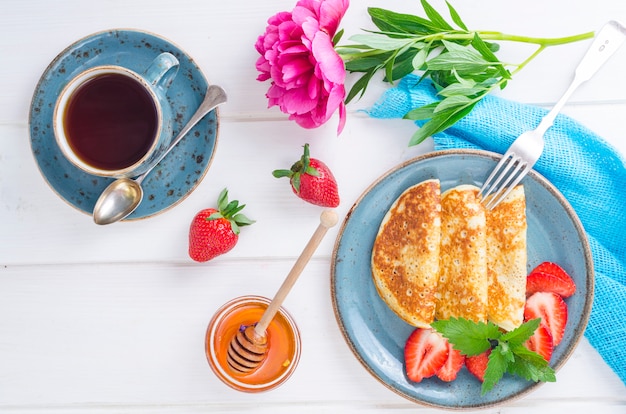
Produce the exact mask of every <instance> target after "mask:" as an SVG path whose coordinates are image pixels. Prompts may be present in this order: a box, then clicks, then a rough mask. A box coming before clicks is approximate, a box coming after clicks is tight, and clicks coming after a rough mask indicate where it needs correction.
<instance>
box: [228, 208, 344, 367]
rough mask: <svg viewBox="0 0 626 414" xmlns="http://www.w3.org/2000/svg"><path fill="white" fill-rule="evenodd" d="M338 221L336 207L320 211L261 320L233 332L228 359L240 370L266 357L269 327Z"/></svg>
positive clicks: (256, 363) (255, 365)
mask: <svg viewBox="0 0 626 414" xmlns="http://www.w3.org/2000/svg"><path fill="white" fill-rule="evenodd" d="M335 224H337V214H336V213H335V212H334V211H333V210H324V211H323V212H322V214H321V215H320V224H319V226H318V227H317V229H316V230H315V233H313V236H312V237H311V239H310V240H309V242H308V243H307V245H306V246H305V247H304V250H303V251H302V253H300V256H299V257H298V259H297V260H296V262H295V263H294V265H293V267H292V268H291V271H290V272H289V274H288V275H287V277H286V278H285V281H284V282H283V284H282V285H281V286H280V288H279V289H278V291H277V292H276V295H274V298H273V299H272V301H271V302H270V304H269V305H268V307H267V309H265V312H263V315H261V319H260V320H259V322H257V323H256V324H253V325H249V326H247V327H245V329H240V330H238V331H237V334H235V336H233V339H232V340H231V341H230V344H229V346H228V355H227V361H228V365H229V367H230V368H231V369H232V370H233V371H235V372H236V373H240V374H245V373H248V372H251V371H253V370H254V369H255V368H257V367H258V366H259V365H260V364H261V362H263V360H264V359H265V356H266V353H267V346H268V341H267V335H266V330H267V327H268V326H269V324H270V322H272V319H274V316H276V313H277V312H278V310H279V309H280V307H281V305H282V303H283V301H284V300H285V298H286V297H287V294H288V293H289V291H290V290H291V288H292V287H293V285H294V284H295V283H296V280H297V279H298V276H300V273H302V270H303V269H304V267H305V266H306V264H307V263H308V262H309V259H311V256H312V255H313V252H314V251H315V249H317V246H319V244H320V242H321V241H322V239H323V238H324V235H326V231H327V230H328V229H329V228H331V227H333V226H334V225H335Z"/></svg>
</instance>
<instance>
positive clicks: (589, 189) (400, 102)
mask: <svg viewBox="0 0 626 414" xmlns="http://www.w3.org/2000/svg"><path fill="white" fill-rule="evenodd" d="M418 80H419V78H418V77H417V76H414V75H409V76H406V77H405V78H403V79H402V80H401V81H400V83H399V84H398V85H397V87H395V88H392V89H389V90H388V91H386V92H385V94H384V95H383V96H382V98H381V99H380V100H379V101H378V102H377V103H376V104H375V105H374V106H373V107H372V108H370V109H369V110H368V111H367V112H368V113H369V115H370V116H372V117H376V118H401V117H402V116H404V114H406V113H407V112H408V111H409V110H411V109H413V108H417V107H419V106H422V105H424V104H427V103H430V102H433V101H434V100H435V90H434V88H433V86H432V84H431V83H430V82H427V81H424V82H421V83H419V84H418ZM546 113H547V111H546V110H544V109H542V108H538V107H534V106H531V105H525V104H520V103H516V102H511V101H507V100H505V99H502V98H498V97H495V96H491V95H490V96H487V97H486V98H485V99H483V100H482V101H481V102H480V103H478V104H477V105H476V107H474V109H473V111H472V112H471V113H470V114H469V115H467V116H466V117H465V118H463V119H462V120H461V121H459V122H458V123H457V124H455V125H454V126H452V127H451V128H448V130H446V131H445V132H443V133H440V134H437V135H436V136H434V137H433V139H434V141H435V149H437V150H441V149H452V148H476V149H485V150H488V151H493V152H497V153H501V154H502V153H504V152H506V150H507V148H508V147H509V145H511V143H512V142H513V140H514V139H515V138H516V137H517V136H518V135H520V134H521V133H522V132H524V131H526V130H528V129H533V128H535V127H536V126H537V125H538V124H539V121H540V119H541V118H542V117H543V116H544V115H545V114H546ZM409 138H410V137H407V142H408V139H409ZM545 142H546V144H545V149H544V152H543V154H542V155H541V158H540V159H539V161H538V162H537V164H536V165H535V169H536V170H537V171H538V172H539V173H540V174H541V175H543V176H544V177H546V178H547V179H548V180H550V181H551V182H552V184H554V185H555V186H556V187H557V188H558V189H559V191H561V193H562V194H563V195H564V196H565V197H566V198H567V200H568V201H569V203H570V204H571V205H572V207H573V208H574V210H575V211H576V213H577V214H578V216H579V218H580V220H581V222H582V224H583V226H584V228H585V230H586V232H587V235H588V236H589V243H590V246H591V251H592V255H593V259H594V267H595V297H594V302H593V309H592V312H591V316H590V320H589V324H588V326H587V329H586V331H585V336H586V337H587V339H588V340H589V342H590V343H591V345H592V346H593V347H594V348H596V349H597V351H598V352H599V353H600V355H601V356H602V358H603V359H604V360H605V361H606V363H607V364H608V365H609V366H610V367H611V368H612V369H613V370H614V371H615V372H616V373H617V375H618V376H619V377H620V379H621V380H622V382H624V384H626V163H625V160H624V158H623V157H622V156H621V155H620V154H619V153H618V152H617V151H616V150H615V149H614V148H612V147H611V146H610V145H609V144H608V143H607V142H605V141H604V140H603V139H602V138H601V137H599V136H597V135H596V134H594V133H593V132H592V131H590V130H588V129H586V128H585V127H583V126H582V125H580V124H579V123H577V122H576V121H574V120H573V119H571V118H569V117H567V116H565V115H559V116H558V117H557V119H556V121H555V122H554V126H553V127H552V128H550V129H549V130H548V132H547V133H546V135H545Z"/></svg>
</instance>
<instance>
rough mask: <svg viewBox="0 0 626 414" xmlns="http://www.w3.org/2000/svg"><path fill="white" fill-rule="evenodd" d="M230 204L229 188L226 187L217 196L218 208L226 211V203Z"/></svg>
mask: <svg viewBox="0 0 626 414" xmlns="http://www.w3.org/2000/svg"><path fill="white" fill-rule="evenodd" d="M227 204H228V189H226V188H224V189H223V190H222V191H221V192H220V195H219V196H218V197H217V209H218V210H220V211H224V209H226V205H227Z"/></svg>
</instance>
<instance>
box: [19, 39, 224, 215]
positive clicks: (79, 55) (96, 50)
mask: <svg viewBox="0 0 626 414" xmlns="http://www.w3.org/2000/svg"><path fill="white" fill-rule="evenodd" d="M161 52H170V53H172V54H173V55H174V56H176V58H178V60H179V61H180V67H179V70H178V74H177V76H176V78H175V79H174V81H173V83H172V85H171V86H170V88H169V90H168V93H167V98H168V101H169V103H170V105H171V107H172V113H173V114H174V117H175V122H174V131H173V132H174V135H176V134H177V133H178V131H179V130H180V129H181V128H182V127H183V125H184V124H185V123H186V122H187V120H188V119H189V118H191V116H192V115H193V113H194V112H195V110H196V108H197V107H198V106H199V105H200V102H202V99H203V98H204V94H205V92H206V89H207V86H208V84H207V81H206V79H205V77H204V75H203V74H202V72H201V71H200V69H199V68H198V66H197V65H196V63H195V62H194V61H193V60H192V59H191V58H190V57H189V56H188V55H187V54H186V53H185V52H183V51H182V50H181V49H180V48H178V47H177V46H175V45H173V44H172V43H170V42H169V41H167V40H165V39H163V38H161V37H158V36H156V35H154V34H150V33H146V32H142V31H135V30H109V31H104V32H98V33H95V34H92V35H90V36H87V37H85V38H83V39H81V40H79V41H77V42H76V43H74V44H72V45H70V46H69V47H68V48H67V49H65V50H64V51H63V52H61V53H60V54H59V55H58V56H57V57H56V58H55V59H54V60H53V61H52V63H50V65H49V66H48V67H47V68H46V70H45V71H44V73H43V75H42V76H41V79H40V80H39V83H38V84H37V87H36V89H35V93H34V95H33V99H32V102H31V108H30V122H29V123H30V136H31V148H32V151H33V155H34V156H35V160H36V162H37V164H38V166H39V169H40V171H41V173H42V175H43V176H44V178H45V179H46V181H47V182H48V184H49V185H50V187H51V188H52V189H53V190H54V191H55V192H56V193H57V194H58V195H59V196H60V197H61V198H62V199H64V200H65V201H67V202H68V203H69V204H70V205H72V206H73V207H75V208H77V209H78V210H80V211H82V212H85V213H87V214H90V215H91V214H92V212H93V207H94V205H95V204H96V201H97V199H98V197H99V196H100V193H101V192H102V190H104V189H105V188H106V187H107V186H108V185H109V184H110V183H111V182H112V179H110V178H104V177H97V176H93V175H90V174H87V173H85V172H83V171H81V170H79V169H77V168H76V167H74V166H73V165H72V164H71V163H70V162H69V161H68V160H66V159H65V158H64V157H63V154H62V153H61V150H60V149H59V147H58V146H57V143H56V140H55V137H54V131H53V129H52V116H53V111H54V105H55V101H56V98H57V96H58V95H59V93H60V92H61V90H62V88H63V87H64V86H65V84H66V83H67V82H68V81H69V80H70V79H72V78H73V77H74V76H76V75H77V74H78V73H79V72H81V71H83V70H85V69H87V68H90V67H93V66H99V65H106V64H114V65H120V66H126V67H128V68H130V69H133V70H135V71H137V72H142V71H143V70H144V69H145V68H146V67H148V65H149V64H150V62H151V61H152V60H153V59H154V58H155V57H156V56H157V55H158V54H160V53H161ZM217 133H218V113H217V110H213V111H212V112H210V113H209V114H208V115H206V116H205V117H204V119H202V121H200V122H199V123H198V124H197V125H196V126H195V127H194V128H193V129H192V130H191V131H190V132H189V133H188V134H187V136H186V137H185V138H183V139H182V141H181V142H180V143H179V144H178V145H177V146H176V147H175V148H174V149H173V150H172V151H171V152H170V153H169V154H168V155H167V156H166V157H165V159H163V161H161V163H160V164H159V165H158V166H157V167H155V169H154V170H153V171H152V172H151V173H150V174H149V175H148V176H147V177H146V179H145V180H144V181H143V183H142V187H143V189H144V199H143V201H142V202H141V204H140V205H139V207H138V208H137V209H136V210H135V211H134V212H133V213H132V214H131V215H130V216H128V218H126V220H136V219H142V218H147V217H150V216H153V215H155V214H158V213H160V212H162V211H165V210H167V209H169V208H171V207H173V206H174V205H176V204H178V203H179V202H181V201H182V200H183V199H184V198H185V197H186V196H188V195H189V194H190V193H191V192H192V191H193V190H194V189H195V188H196V186H197V185H198V184H199V183H200V182H201V181H202V179H203V178H204V176H205V175H206V172H207V170H208V168H209V166H210V164H211V161H212V159H213V155H214V152H215V146H216V144H217Z"/></svg>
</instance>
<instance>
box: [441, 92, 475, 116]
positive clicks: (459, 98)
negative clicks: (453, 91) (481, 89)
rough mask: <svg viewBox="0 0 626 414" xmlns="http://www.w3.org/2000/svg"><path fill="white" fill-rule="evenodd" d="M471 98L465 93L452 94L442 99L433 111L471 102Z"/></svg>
mask: <svg viewBox="0 0 626 414" xmlns="http://www.w3.org/2000/svg"><path fill="white" fill-rule="evenodd" d="M472 101H473V99H471V98H468V97H467V96H465V95H454V96H450V97H448V98H445V99H443V100H442V101H440V102H439V104H438V105H437V108H435V113H438V112H441V111H445V110H450V109H454V108H457V107H460V106H465V105H469V104H471V103H472Z"/></svg>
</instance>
